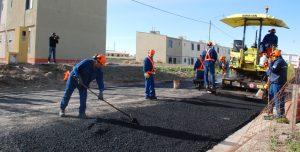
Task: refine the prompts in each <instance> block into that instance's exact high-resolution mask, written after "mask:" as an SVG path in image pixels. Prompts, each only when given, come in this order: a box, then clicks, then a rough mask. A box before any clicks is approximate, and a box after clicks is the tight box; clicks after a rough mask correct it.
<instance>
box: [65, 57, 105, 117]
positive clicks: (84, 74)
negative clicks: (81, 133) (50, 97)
mask: <svg viewBox="0 0 300 152" xmlns="http://www.w3.org/2000/svg"><path fill="white" fill-rule="evenodd" d="M73 76H75V77H77V78H80V79H81V80H82V83H83V84H84V85H85V86H89V84H90V82H91V81H93V80H94V79H96V81H97V84H98V87H99V92H101V93H102V92H103V91H104V83H103V72H102V69H101V68H96V67H95V65H94V60H93V59H84V60H82V61H81V62H79V63H78V64H76V66H75V67H74V68H73V70H72V71H71V73H70V75H69V78H68V80H67V85H66V90H65V93H64V96H63V98H62V100H61V103H60V108H61V109H62V110H65V109H66V107H67V106H68V103H69V100H70V98H71V95H72V93H73V91H74V89H75V88H77V89H78V90H79V96H80V107H79V113H80V114H85V109H86V99H87V89H86V88H84V87H83V86H82V85H80V84H78V82H77V80H75V79H74V78H73Z"/></svg>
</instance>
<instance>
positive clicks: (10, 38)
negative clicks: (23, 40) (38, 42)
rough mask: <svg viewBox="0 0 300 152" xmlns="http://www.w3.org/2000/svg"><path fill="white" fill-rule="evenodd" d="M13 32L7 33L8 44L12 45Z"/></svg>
mask: <svg viewBox="0 0 300 152" xmlns="http://www.w3.org/2000/svg"><path fill="white" fill-rule="evenodd" d="M14 34H15V33H14V32H9V33H8V43H12V41H13V39H14Z"/></svg>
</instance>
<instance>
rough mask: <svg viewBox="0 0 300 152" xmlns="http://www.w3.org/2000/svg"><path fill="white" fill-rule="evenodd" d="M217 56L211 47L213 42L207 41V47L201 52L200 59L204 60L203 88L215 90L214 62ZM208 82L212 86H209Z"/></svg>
mask: <svg viewBox="0 0 300 152" xmlns="http://www.w3.org/2000/svg"><path fill="white" fill-rule="evenodd" d="M217 58H218V54H217V52H216V50H215V49H214V48H213V43H212V42H208V43H207V49H206V50H204V51H203V52H202V59H203V60H204V82H205V88H206V89H207V90H208V89H212V90H215V89H216V84H215V62H216V60H217ZM208 72H209V73H210V82H209V81H208ZM210 84H211V85H212V87H211V88H210Z"/></svg>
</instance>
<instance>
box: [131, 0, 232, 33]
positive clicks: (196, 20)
mask: <svg viewBox="0 0 300 152" xmlns="http://www.w3.org/2000/svg"><path fill="white" fill-rule="evenodd" d="M131 1H132V2H135V3H138V4H141V5H144V6H147V7H150V8H153V9H156V10H158V11H161V12H164V13H168V14H171V15H175V16H177V17H181V18H184V19H187V20H191V21H195V22H199V23H204V24H210V23H209V22H206V21H203V20H198V19H194V18H191V17H186V16H183V15H180V14H176V13H173V12H169V11H166V10H163V9H160V8H157V7H154V6H152V5H149V4H145V3H142V2H140V1H137V0H131ZM211 24H212V23H211ZM212 25H213V27H215V28H216V29H217V30H219V31H221V32H223V33H224V34H225V35H226V36H228V37H230V38H232V39H235V38H234V37H233V36H231V35H230V34H228V33H226V32H225V31H223V30H222V29H221V28H219V27H217V26H216V25H214V24H212Z"/></svg>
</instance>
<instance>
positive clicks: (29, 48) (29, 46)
mask: <svg viewBox="0 0 300 152" xmlns="http://www.w3.org/2000/svg"><path fill="white" fill-rule="evenodd" d="M30 43H31V29H30V28H29V30H28V53H30V52H31V45H30Z"/></svg>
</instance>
